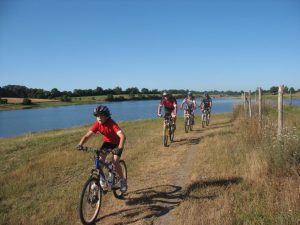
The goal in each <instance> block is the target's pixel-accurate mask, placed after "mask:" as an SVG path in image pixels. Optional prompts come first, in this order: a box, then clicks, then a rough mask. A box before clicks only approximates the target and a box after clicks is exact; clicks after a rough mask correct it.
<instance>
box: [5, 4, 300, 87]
mask: <svg viewBox="0 0 300 225" xmlns="http://www.w3.org/2000/svg"><path fill="white" fill-rule="evenodd" d="M299 62H300V2H299V1H293V0H289V1H284V0H276V1H272V0H262V1H258V0H254V1H251V2H239V1H235V0H229V1H226V2H224V1H221V0H216V1H213V2H206V1H194V0H191V1H188V2H185V1H180V0H175V1H168V0H166V1H163V2H162V1H151V2H148V1H137V0H129V1H126V2H123V1H120V0H115V1H110V2H106V1H89V2H83V1H80V0H74V1H68V0H63V1H50V0H46V1H42V2H36V1H31V0H25V1H19V0H16V1H1V2H0V79H1V81H0V86H6V85H10V84H18V85H21V86H26V87H29V88H40V89H44V90H51V89H52V88H57V89H58V90H60V91H73V90H74V89H93V88H96V87H97V86H99V87H102V88H103V89H109V88H111V89H113V88H115V87H118V86H119V87H121V88H122V89H127V88H130V87H137V88H139V89H142V88H147V89H158V90H165V89H184V90H186V89H189V90H196V91H197V90H199V91H204V90H224V91H226V90H230V91H241V90H254V89H256V88H257V87H261V88H262V89H264V90H267V89H269V88H270V87H272V86H279V85H285V86H287V87H294V88H295V89H296V90H298V89H299V88H300V63H299Z"/></svg>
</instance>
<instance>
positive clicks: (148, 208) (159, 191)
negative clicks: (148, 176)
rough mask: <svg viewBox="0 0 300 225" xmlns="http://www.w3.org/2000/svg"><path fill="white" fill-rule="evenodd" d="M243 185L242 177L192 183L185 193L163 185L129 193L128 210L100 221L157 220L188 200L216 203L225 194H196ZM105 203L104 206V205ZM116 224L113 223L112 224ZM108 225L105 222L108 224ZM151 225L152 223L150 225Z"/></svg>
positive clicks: (125, 222) (176, 187) (115, 223)
mask: <svg viewBox="0 0 300 225" xmlns="http://www.w3.org/2000/svg"><path fill="white" fill-rule="evenodd" d="M240 182H242V178H240V177H234V178H229V179H215V180H207V181H197V182H194V183H192V184H190V185H189V186H188V187H187V188H186V189H185V190H183V189H182V187H180V186H176V185H160V186H155V187H150V188H145V189H140V190H136V191H133V192H129V193H127V194H126V196H125V197H126V199H125V203H126V206H127V207H126V209H123V210H119V211H116V212H113V213H110V214H107V215H104V216H101V217H100V218H99V219H98V220H97V222H100V221H101V222H102V221H103V222H107V221H105V220H106V219H110V223H109V224H114V225H119V224H131V223H135V222H138V221H145V220H147V219H150V220H151V221H153V220H154V219H156V218H159V217H162V216H164V215H166V214H168V213H169V212H170V211H171V210H173V209H175V208H176V207H178V206H179V205H180V204H181V203H182V202H184V201H185V200H188V199H191V198H192V199H198V200H201V199H208V200H214V199H216V198H218V197H219V196H220V195H222V192H219V193H218V194H213V195H205V196H200V197H199V196H193V192H195V191H197V190H200V189H206V188H210V187H226V189H224V191H225V190H227V189H228V188H229V187H230V186H232V185H236V184H239V183H240ZM104 204H105V203H104ZM112 221H114V222H112ZM105 224H106V223H105ZM150 224H152V222H151V223H150Z"/></svg>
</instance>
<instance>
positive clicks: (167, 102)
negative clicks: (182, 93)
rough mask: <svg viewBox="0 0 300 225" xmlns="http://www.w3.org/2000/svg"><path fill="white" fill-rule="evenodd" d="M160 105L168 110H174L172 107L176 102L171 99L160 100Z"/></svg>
mask: <svg viewBox="0 0 300 225" xmlns="http://www.w3.org/2000/svg"><path fill="white" fill-rule="evenodd" d="M160 105H161V106H163V105H164V106H165V107H166V108H169V109H172V110H173V109H174V107H175V106H176V105H177V102H176V100H175V99H174V98H172V99H162V100H161V102H160Z"/></svg>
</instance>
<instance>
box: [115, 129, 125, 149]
mask: <svg viewBox="0 0 300 225" xmlns="http://www.w3.org/2000/svg"><path fill="white" fill-rule="evenodd" d="M117 135H118V136H119V137H120V142H119V146H118V147H119V149H123V148H124V144H125V140H126V136H125V134H124V133H123V131H122V130H120V131H119V132H118V133H117Z"/></svg>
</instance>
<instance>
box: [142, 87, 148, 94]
mask: <svg viewBox="0 0 300 225" xmlns="http://www.w3.org/2000/svg"><path fill="white" fill-rule="evenodd" d="M141 92H142V93H143V94H148V93H149V89H148V88H142V90H141Z"/></svg>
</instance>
